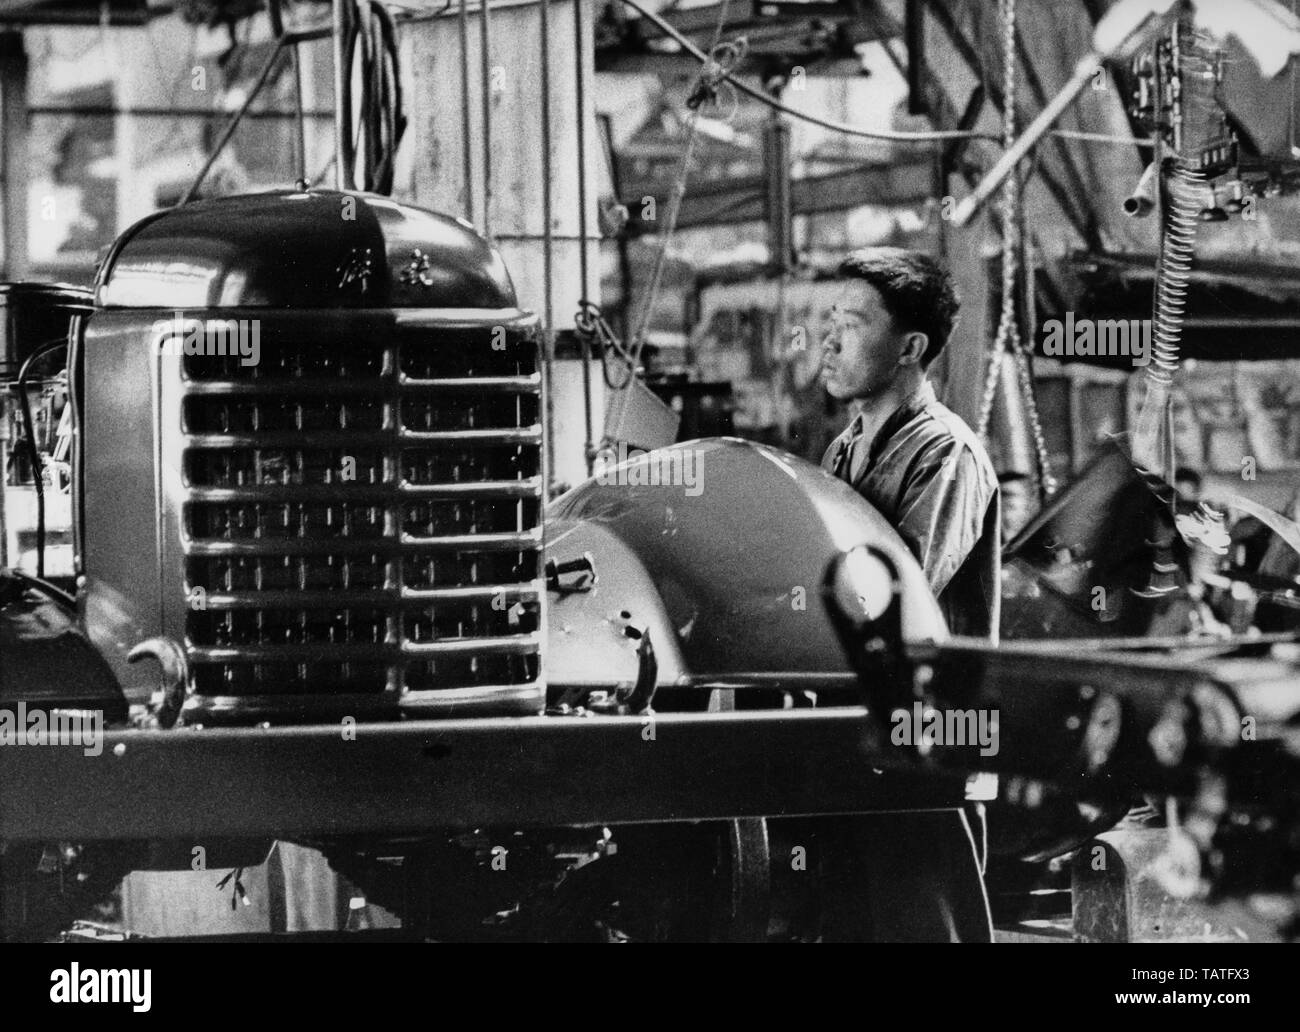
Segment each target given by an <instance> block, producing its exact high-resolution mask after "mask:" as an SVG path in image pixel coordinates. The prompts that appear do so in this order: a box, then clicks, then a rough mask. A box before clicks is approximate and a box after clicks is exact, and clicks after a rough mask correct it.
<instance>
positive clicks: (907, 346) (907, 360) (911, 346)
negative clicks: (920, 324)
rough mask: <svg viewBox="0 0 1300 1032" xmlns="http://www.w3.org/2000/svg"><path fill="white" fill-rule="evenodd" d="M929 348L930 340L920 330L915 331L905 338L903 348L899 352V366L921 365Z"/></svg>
mask: <svg viewBox="0 0 1300 1032" xmlns="http://www.w3.org/2000/svg"><path fill="white" fill-rule="evenodd" d="M929 346H930V338H929V337H927V336H926V335H925V334H924V333H922V332H921V331H920V330H913V331H912V332H911V333H909V334H908V335H907V336H906V337H904V338H903V346H902V347H901V348H899V351H898V364H899V365H920V364H921V359H922V358H923V357H924V356H925V349H926V348H927V347H929Z"/></svg>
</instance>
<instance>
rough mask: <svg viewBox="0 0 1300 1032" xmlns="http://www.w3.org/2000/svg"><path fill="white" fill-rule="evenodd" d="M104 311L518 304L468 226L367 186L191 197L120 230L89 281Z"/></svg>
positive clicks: (496, 260)
mask: <svg viewBox="0 0 1300 1032" xmlns="http://www.w3.org/2000/svg"><path fill="white" fill-rule="evenodd" d="M95 303H96V305H98V306H99V307H102V308H186V309H198V308H205V309H206V308H299V309H311V308H372V309H373V308H491V309H508V308H513V307H514V306H515V291H514V286H513V284H512V283H511V281H510V274H509V272H507V270H506V267H505V263H504V262H503V261H502V260H501V256H500V255H499V254H498V253H497V252H496V250H495V249H494V248H493V247H492V246H491V245H490V244H489V243H488V242H487V241H486V240H484V239H483V238H482V237H481V236H479V235H478V234H477V233H476V232H474V230H473V229H472V228H471V227H470V225H469V224H468V223H466V222H464V221H462V220H460V219H454V218H451V217H450V216H447V215H438V214H435V213H433V212H429V211H423V210H421V209H418V208H412V207H410V206H409V205H404V204H398V203H397V202H395V201H393V200H391V199H390V198H387V197H379V196H375V195H372V194H354V193H347V194H344V193H337V192H335V191H332V190H312V191H311V192H309V193H299V192H293V191H276V192H272V193H264V194H250V195H247V196H243V197H226V198H221V199H219V200H211V201H198V202H196V203H194V204H187V205H184V206H182V207H180V208H173V209H171V210H169V211H165V212H160V213H159V214H157V215H151V216H150V217H148V218H146V219H144V220H142V221H141V222H138V223H137V224H136V225H135V226H133V227H132V228H131V229H129V230H127V231H126V232H125V233H124V234H122V236H121V237H119V238H118V240H117V242H116V243H115V244H114V245H113V248H112V250H111V251H110V252H109V255H108V258H107V260H106V261H105V262H104V264H103V266H102V267H101V268H100V272H99V276H98V277H97V282H96V292H95Z"/></svg>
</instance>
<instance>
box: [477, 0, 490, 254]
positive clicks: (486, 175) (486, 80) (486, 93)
mask: <svg viewBox="0 0 1300 1032" xmlns="http://www.w3.org/2000/svg"><path fill="white" fill-rule="evenodd" d="M488 6H489V0H479V51H480V53H479V68H480V75H481V78H482V80H483V81H482V83H481V86H482V89H483V235H484V236H486V237H487V238H488V239H489V240H490V239H492V69H491V67H490V64H489V58H488V52H489V50H490V49H491V45H492V32H491V27H490V26H489V24H488Z"/></svg>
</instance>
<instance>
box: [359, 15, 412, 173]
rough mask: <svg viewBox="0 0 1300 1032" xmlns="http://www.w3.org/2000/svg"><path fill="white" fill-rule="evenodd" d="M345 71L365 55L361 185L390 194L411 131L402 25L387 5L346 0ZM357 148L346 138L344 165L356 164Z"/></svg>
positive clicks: (361, 130)
mask: <svg viewBox="0 0 1300 1032" xmlns="http://www.w3.org/2000/svg"><path fill="white" fill-rule="evenodd" d="M343 11H344V32H345V40H344V62H343V67H344V74H346V75H349V76H350V75H351V73H352V67H353V64H354V62H356V61H357V60H358V59H359V60H360V64H361V69H360V72H361V74H360V82H361V93H360V96H359V97H358V98H357V102H358V112H357V136H358V137H359V138H360V140H361V143H362V144H363V147H362V149H361V157H362V166H361V175H360V180H361V189H362V190H365V191H367V192H369V193H379V194H391V193H392V192H393V172H394V166H395V162H396V158H397V147H398V145H399V144H400V143H401V142H402V136H403V134H404V133H405V132H406V116H405V115H404V114H403V113H402V82H401V78H402V76H401V67H400V62H399V59H398V54H397V27H396V25H394V23H393V16H392V15H391V14H389V13H388V10H387V8H385V7H384V6H383V5H382V4H380V3H377V2H376V0H345V2H344V4H343ZM356 159H357V148H356V146H355V144H354V143H353V141H352V139H348V140H347V145H346V152H345V154H344V164H345V165H346V166H347V167H348V168H349V169H351V168H353V167H355V164H356Z"/></svg>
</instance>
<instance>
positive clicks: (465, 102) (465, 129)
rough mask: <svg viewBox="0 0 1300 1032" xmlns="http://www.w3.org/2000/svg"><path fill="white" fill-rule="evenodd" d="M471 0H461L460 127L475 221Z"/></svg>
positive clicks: (469, 211)
mask: <svg viewBox="0 0 1300 1032" xmlns="http://www.w3.org/2000/svg"><path fill="white" fill-rule="evenodd" d="M468 5H469V0H460V14H459V21H460V127H461V141H462V145H463V147H464V151H463V154H464V170H463V175H464V177H465V217H466V218H467V219H469V221H470V222H473V221H474V155H473V150H472V146H471V143H470V141H471V140H473V139H474V134H473V129H472V127H471V126H470V113H469V6H468Z"/></svg>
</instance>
